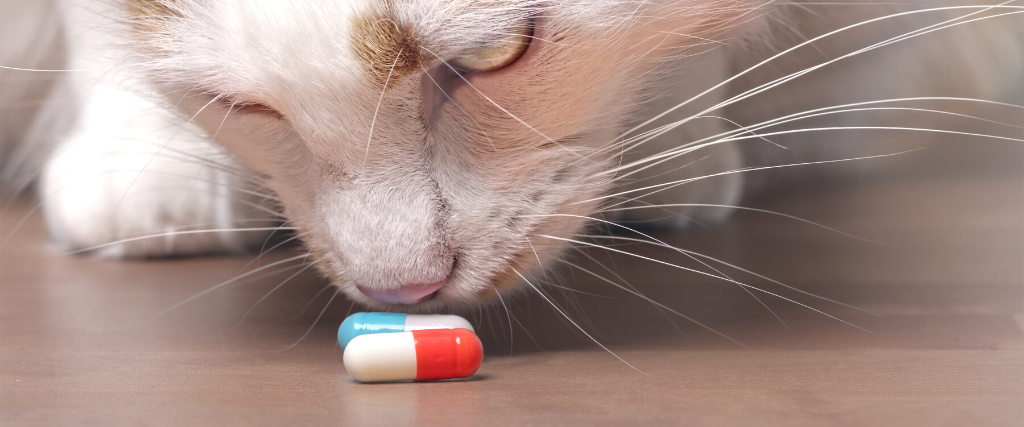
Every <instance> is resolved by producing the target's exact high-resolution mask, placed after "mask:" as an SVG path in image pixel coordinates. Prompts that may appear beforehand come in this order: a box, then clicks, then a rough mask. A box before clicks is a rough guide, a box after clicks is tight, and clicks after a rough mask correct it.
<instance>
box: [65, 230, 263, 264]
mask: <svg viewBox="0 0 1024 427" xmlns="http://www.w3.org/2000/svg"><path fill="white" fill-rule="evenodd" d="M271 230H280V228H278V227H256V228H214V229H207V230H184V231H169V232H166V233H157V234H149V235H146V236H139V237H132V238H128V239H121V240H118V241H115V242H109V243H104V244H102V245H96V246H90V247H88V248H82V249H78V250H74V251H70V252H63V253H58V254H52V255H49V256H51V257H59V256H67V255H74V254H80V253H85V252H91V251H95V250H97V249H103V248H107V247H110V246H116V245H122V244H125V243H131V242H137V241H140V240H146V239H155V238H158V237H170V236H185V235H190V234H206V233H234V232H238V233H241V232H249V231H271Z"/></svg>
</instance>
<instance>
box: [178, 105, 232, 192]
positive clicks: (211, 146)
mask: <svg viewBox="0 0 1024 427" xmlns="http://www.w3.org/2000/svg"><path fill="white" fill-rule="evenodd" d="M235 105H238V102H237V101H236V102H232V103H231V106H230V107H228V111H227V112H226V113H224V118H223V119H221V121H220V125H218V126H217V131H216V132H214V133H213V136H211V137H210V140H211V141H216V140H217V135H220V130H221V129H222V128H224V123H227V121H228V116H230V115H231V110H232V109H234V108H235ZM210 150H213V144H209V145H208V146H207V147H206V153H205V154H203V158H202V159H201V160H200V161H199V169H197V170H196V176H195V177H194V178H192V185H191V186H190V187H189V189H188V192H187V193H185V198H184V199H183V200H182V202H181V204H182V206H184V205H185V203H186V202H187V201H188V197H189V196H191V195H192V189H193V188H195V186H196V180H198V179H199V175H200V174H201V173H203V166H205V165H206V161H207V159H208V158H209V157H210Z"/></svg>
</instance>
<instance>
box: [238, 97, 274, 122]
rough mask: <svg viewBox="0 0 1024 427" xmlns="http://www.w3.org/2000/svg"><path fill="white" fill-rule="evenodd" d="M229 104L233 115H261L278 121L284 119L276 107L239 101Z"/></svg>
mask: <svg viewBox="0 0 1024 427" xmlns="http://www.w3.org/2000/svg"><path fill="white" fill-rule="evenodd" d="M227 104H228V105H229V106H230V107H231V112H233V113H243V114H261V115H264V116H269V117H275V118H278V119H283V118H284V114H281V112H279V111H277V110H275V109H274V107H271V106H269V105H267V104H261V103H258V102H238V101H234V102H231V103H227Z"/></svg>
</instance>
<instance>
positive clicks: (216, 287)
mask: <svg viewBox="0 0 1024 427" xmlns="http://www.w3.org/2000/svg"><path fill="white" fill-rule="evenodd" d="M306 256H307V255H305V254H303V255H298V256H293V257H290V258H285V259H282V260H279V261H276V262H273V263H270V264H267V265H265V266H263V267H259V268H256V269H254V270H251V271H248V272H245V273H243V274H240V275H237V276H235V277H233V278H231V279H228V280H225V281H223V282H220V283H218V284H216V285H213V286H211V287H209V288H207V289H206V290H203V291H201V292H199V293H196V294H195V295H192V296H191V297H188V298H186V299H184V300H182V301H180V302H178V303H177V304H174V305H172V306H170V307H168V308H166V309H164V310H163V311H161V312H159V313H157V314H155V315H153V316H151V317H150V318H148V319H146V320H145V321H144V322H143V323H149V322H151V321H153V320H156V319H158V318H160V317H162V316H164V315H165V314H167V313H170V312H171V311H174V310H176V309H178V308H179V307H181V306H183V305H185V304H188V303H190V302H192V301H195V300H196V299H199V298H201V297H203V296H205V295H207V294H209V293H211V292H213V291H216V290H218V289H221V288H223V287H225V286H227V285H230V284H232V283H236V282H238V281H239V280H241V279H243V278H246V277H249V276H252V275H254V274H256V273H258V272H261V271H264V270H266V269H268V268H272V267H276V266H278V265H281V264H286V263H289V262H294V261H297V260H299V259H305V258H306ZM292 267H294V268H299V267H297V266H292Z"/></svg>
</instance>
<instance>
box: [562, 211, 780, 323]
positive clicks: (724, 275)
mask: <svg viewBox="0 0 1024 427" xmlns="http://www.w3.org/2000/svg"><path fill="white" fill-rule="evenodd" d="M544 216H546V217H553V216H564V217H572V218H581V219H587V220H591V221H596V222H600V223H603V224H606V225H611V226H614V227H619V228H622V229H625V230H629V231H631V232H633V233H636V234H639V235H641V236H644V237H646V238H647V239H650V240H651V241H654V242H658V243H661V244H662V246H664V247H668V248H672V246H671V245H668V244H667V243H664V242H662V241H661V240H659V239H657V238H655V237H653V236H651V235H648V234H646V233H643V232H640V231H638V230H636V229H633V228H630V227H626V226H624V225H622V224H618V223H615V222H611V221H606V220H603V219H600V218H593V217H586V216H581V215H571V214H549V215H544ZM677 251H678V252H679V253H681V254H683V255H686V256H687V257H689V258H690V259H692V260H694V261H696V262H697V263H699V264H701V265H703V266H705V267H707V268H709V269H711V271H714V272H715V273H716V274H718V275H719V276H721V277H722V278H724V279H725V280H728V281H731V282H735V283H737V284H738V283H739V282H736V281H735V280H733V279H732V278H730V277H729V276H728V275H726V274H725V273H723V272H721V271H719V270H718V269H716V268H714V267H712V266H710V265H708V264H707V263H705V262H704V261H701V260H699V259H697V258H696V257H694V256H693V255H690V254H689V253H687V252H686V251H682V250H677ZM740 289H742V290H743V291H744V292H746V293H747V294H749V295H750V296H751V297H752V298H754V300H756V301H757V302H758V303H760V304H761V305H762V306H764V308H766V309H768V311H769V312H771V313H772V315H773V316H775V318H776V319H779V322H780V323H782V325H783V326H786V322H784V321H783V320H782V318H780V317H779V316H778V315H777V314H775V311H773V310H772V309H771V308H770V307H768V305H767V304H765V303H764V301H761V299H760V298H758V297H757V295H754V294H753V293H751V292H750V290H749V289H747V288H746V287H744V286H742V285H741V286H740ZM786 329H789V326H786Z"/></svg>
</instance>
